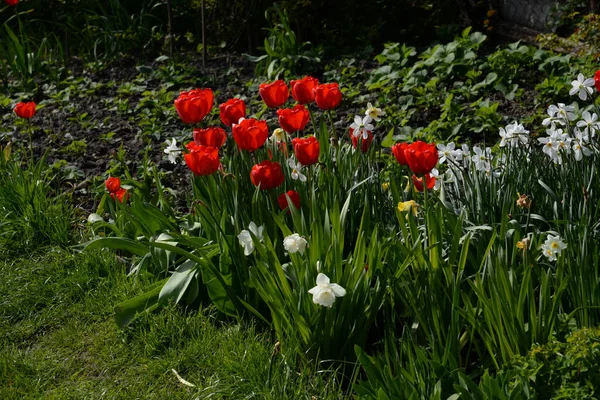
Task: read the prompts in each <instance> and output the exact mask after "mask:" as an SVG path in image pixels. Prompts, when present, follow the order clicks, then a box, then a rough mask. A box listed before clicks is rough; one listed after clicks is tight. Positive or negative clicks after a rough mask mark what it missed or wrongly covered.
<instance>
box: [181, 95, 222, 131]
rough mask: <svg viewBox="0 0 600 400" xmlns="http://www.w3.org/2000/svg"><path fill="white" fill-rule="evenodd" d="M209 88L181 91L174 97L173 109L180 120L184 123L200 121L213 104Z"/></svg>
mask: <svg viewBox="0 0 600 400" xmlns="http://www.w3.org/2000/svg"><path fill="white" fill-rule="evenodd" d="M213 100H214V98H213V92H212V90H211V89H194V90H190V91H189V92H181V93H180V94H179V97H178V98H177V99H175V109H176V110H177V114H179V117H180V118H181V120H182V121H183V122H184V123H186V124H197V123H198V122H200V121H202V120H203V119H204V117H206V114H208V113H209V112H210V110H211V108H212V106H213Z"/></svg>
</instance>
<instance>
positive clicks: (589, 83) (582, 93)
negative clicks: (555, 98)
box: [569, 73, 594, 101]
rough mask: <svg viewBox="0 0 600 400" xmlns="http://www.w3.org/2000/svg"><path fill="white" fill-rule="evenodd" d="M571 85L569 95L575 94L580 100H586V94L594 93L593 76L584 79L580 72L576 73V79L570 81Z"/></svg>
mask: <svg viewBox="0 0 600 400" xmlns="http://www.w3.org/2000/svg"><path fill="white" fill-rule="evenodd" d="M571 85H572V86H573V87H572V88H571V90H569V94H570V95H571V96H573V95H575V94H577V95H578V96H579V98H580V99H581V100H584V101H585V100H587V98H588V96H591V95H592V93H594V89H593V87H594V78H587V79H585V76H583V74H582V73H580V74H579V75H577V79H576V80H574V81H573V82H571Z"/></svg>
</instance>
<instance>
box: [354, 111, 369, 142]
mask: <svg viewBox="0 0 600 400" xmlns="http://www.w3.org/2000/svg"><path fill="white" fill-rule="evenodd" d="M371 121H372V119H371V117H370V116H368V115H367V116H365V117H364V118H361V117H360V115H356V116H355V117H354V122H353V123H352V124H351V125H350V129H352V135H353V136H354V137H355V138H358V137H360V136H361V135H362V138H363V140H367V139H368V138H369V132H372V131H373V129H375V126H373V124H371Z"/></svg>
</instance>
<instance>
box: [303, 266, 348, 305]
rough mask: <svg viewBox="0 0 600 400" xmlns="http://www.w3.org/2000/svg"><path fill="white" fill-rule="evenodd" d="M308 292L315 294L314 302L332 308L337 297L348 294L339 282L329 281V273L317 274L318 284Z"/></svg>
mask: <svg viewBox="0 0 600 400" xmlns="http://www.w3.org/2000/svg"><path fill="white" fill-rule="evenodd" d="M308 293H310V294H312V295H313V303H315V304H320V305H322V306H324V307H330V308H331V306H333V303H334V302H335V298H336V297H343V296H344V295H346V290H345V289H344V288H343V287H341V286H340V285H338V284H337V283H329V278H328V277H327V275H325V274H323V273H319V275H317V286H315V287H314V288H312V289H310V290H309V291H308Z"/></svg>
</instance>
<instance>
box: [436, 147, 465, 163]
mask: <svg viewBox="0 0 600 400" xmlns="http://www.w3.org/2000/svg"><path fill="white" fill-rule="evenodd" d="M455 147H456V145H455V144H454V143H453V142H451V143H448V144H442V143H440V144H438V145H437V149H438V157H439V161H438V162H439V163H440V164H443V163H444V162H445V161H446V160H450V161H455V160H456V161H460V160H462V154H463V152H462V151H461V150H460V149H458V150H457V149H455Z"/></svg>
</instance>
